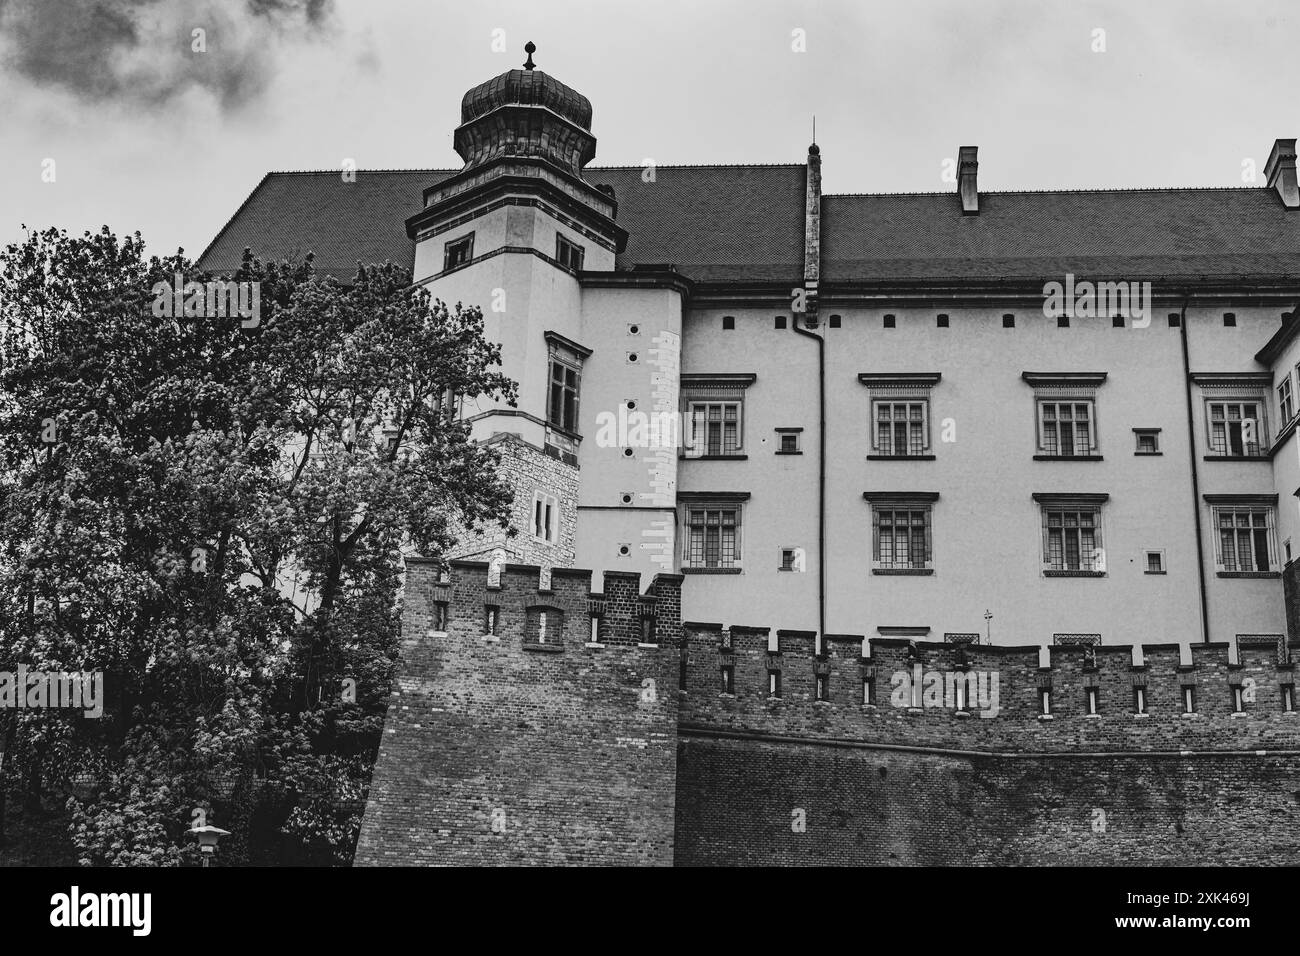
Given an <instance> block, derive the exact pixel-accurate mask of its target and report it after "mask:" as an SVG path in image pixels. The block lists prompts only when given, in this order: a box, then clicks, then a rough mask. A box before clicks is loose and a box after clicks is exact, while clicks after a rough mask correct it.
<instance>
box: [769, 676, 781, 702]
mask: <svg viewBox="0 0 1300 956" xmlns="http://www.w3.org/2000/svg"><path fill="white" fill-rule="evenodd" d="M767 695H768V696H769V697H780V696H781V672H780V671H778V670H770V671H768V672H767Z"/></svg>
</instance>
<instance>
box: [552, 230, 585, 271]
mask: <svg viewBox="0 0 1300 956" xmlns="http://www.w3.org/2000/svg"><path fill="white" fill-rule="evenodd" d="M555 258H556V260H557V261H558V262H559V263H560V265H562V266H564V268H566V269H573V270H574V271H576V272H580V271H582V246H580V245H578V244H577V243H575V242H570V241H569V240H568V239H566V238H564V236H561V235H559V234H558V233H557V234H556V236H555Z"/></svg>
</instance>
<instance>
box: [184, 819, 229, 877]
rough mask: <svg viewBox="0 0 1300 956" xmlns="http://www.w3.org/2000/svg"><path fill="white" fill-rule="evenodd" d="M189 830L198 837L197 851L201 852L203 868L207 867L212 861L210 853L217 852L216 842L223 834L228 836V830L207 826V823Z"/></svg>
mask: <svg viewBox="0 0 1300 956" xmlns="http://www.w3.org/2000/svg"><path fill="white" fill-rule="evenodd" d="M189 832H190V833H193V834H194V835H195V836H196V837H198V838H199V852H201V853H202V854H203V868H204V869H207V868H208V866H209V865H211V863H212V854H214V853H216V852H217V842H218V841H219V840H220V839H221V838H222V837H224V836H230V831H229V830H223V829H221V828H220V827H214V826H208V825H207V824H204V825H203V826H201V827H194V828H193V829H191V830H190V831H189Z"/></svg>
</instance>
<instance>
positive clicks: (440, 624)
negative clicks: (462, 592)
mask: <svg viewBox="0 0 1300 956" xmlns="http://www.w3.org/2000/svg"><path fill="white" fill-rule="evenodd" d="M447 608H448V605H447V602H446V601H434V602H433V629H434V630H435V631H442V632H444V633H445V632H446V630H447Z"/></svg>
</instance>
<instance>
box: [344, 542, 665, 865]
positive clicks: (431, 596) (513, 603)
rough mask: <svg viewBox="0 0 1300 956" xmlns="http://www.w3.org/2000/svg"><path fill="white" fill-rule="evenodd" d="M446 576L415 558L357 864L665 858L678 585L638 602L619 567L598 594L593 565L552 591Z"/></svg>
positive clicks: (470, 573) (525, 583) (461, 571)
mask: <svg viewBox="0 0 1300 956" xmlns="http://www.w3.org/2000/svg"><path fill="white" fill-rule="evenodd" d="M448 578H449V580H448V581H447V583H440V580H439V572H438V569H437V567H436V565H434V564H433V563H432V562H429V561H424V560H421V559H418V558H417V559H412V560H409V561H408V566H407V579H406V590H405V594H406V597H405V601H406V606H405V614H404V618H403V651H402V660H401V663H400V665H399V671H398V674H399V676H398V680H397V686H396V688H395V690H394V692H393V700H392V703H391V704H390V705H389V709H388V715H387V718H386V721H385V727H384V736H383V743H382V744H381V748H380V754H379V758H378V760H377V762H376V764H375V770H374V778H373V782H372V785H371V793H370V798H369V801H368V803H367V807H366V813H365V817H364V820H363V823H362V829H361V836H360V839H359V841H358V845H357V851H356V857H355V860H356V863H357V864H358V865H389V864H407V865H436V864H459V865H470V864H476V865H484V864H507V865H508V864H627V865H671V864H672V862H673V799H674V795H675V766H676V751H677V725H676V721H677V695H676V691H675V688H676V681H677V676H678V663H677V662H678V660H679V646H680V644H681V628H680V618H681V610H680V596H679V595H680V585H681V579H680V577H678V576H676V575H657V576H656V577H655V579H654V581H653V582H652V583H651V585H650V587H649V589H648V591H647V592H646V594H644V595H643V594H642V593H641V590H640V581H639V576H638V575H636V574H629V573H626V572H607V573H606V574H605V580H604V591H603V593H601V594H592V593H591V572H590V571H576V570H565V569H555V570H554V571H552V573H551V576H550V588H549V589H546V590H543V589H541V588H540V587H539V580H540V569H539V568H537V567H530V566H520V565H507V566H506V567H505V569H504V570H503V572H502V573H501V575H500V577H499V581H498V582H497V583H494V584H490V583H489V570H488V565H487V564H486V563H482V562H468V561H452V562H451V563H450V570H449V574H448ZM440 604H441V605H442V606H444V607H445V628H444V629H435V625H437V624H441V623H443V620H444V619H443V617H442V615H443V613H444V612H443V611H442V610H441V608H440V607H439V605H440ZM489 605H490V606H492V607H494V608H495V609H496V614H495V617H496V621H497V625H496V634H495V635H487V634H485V631H486V630H487V629H488V625H487V612H486V607H487V606H489ZM543 615H545V616H544V617H543ZM593 615H595V616H598V617H599V618H600V621H599V625H598V627H599V641H598V642H592V641H591V617H592V616H593ZM543 621H544V622H545V623H544V624H543ZM594 645H599V646H594Z"/></svg>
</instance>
